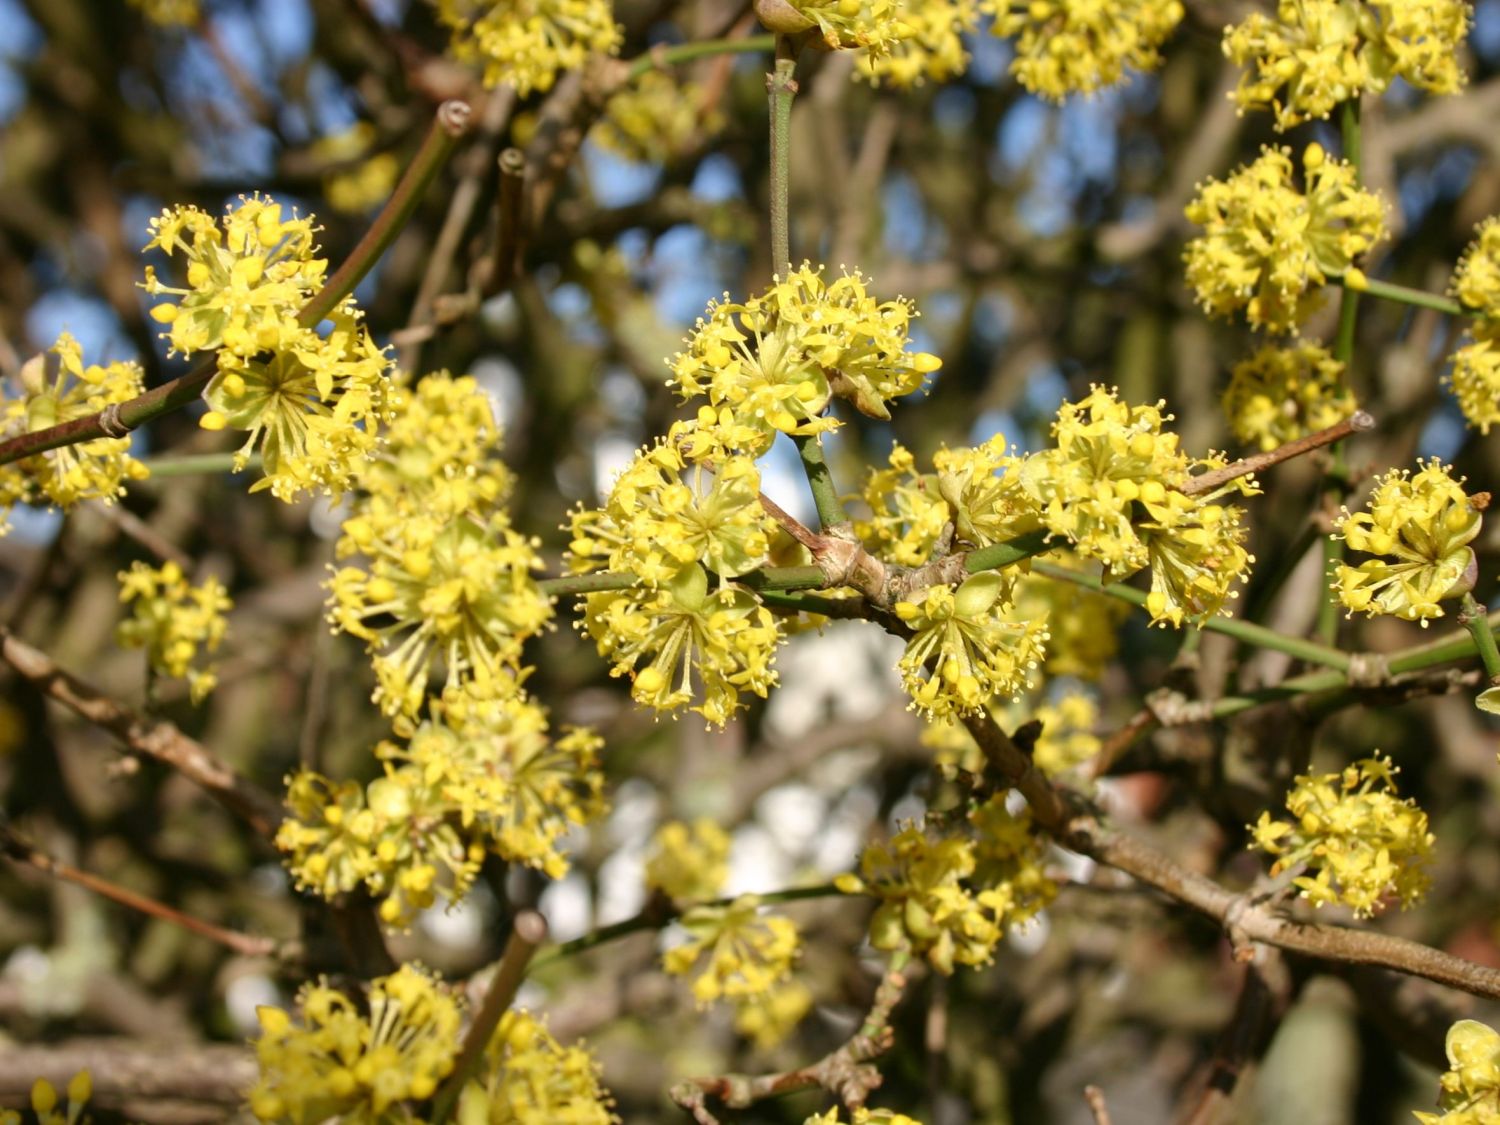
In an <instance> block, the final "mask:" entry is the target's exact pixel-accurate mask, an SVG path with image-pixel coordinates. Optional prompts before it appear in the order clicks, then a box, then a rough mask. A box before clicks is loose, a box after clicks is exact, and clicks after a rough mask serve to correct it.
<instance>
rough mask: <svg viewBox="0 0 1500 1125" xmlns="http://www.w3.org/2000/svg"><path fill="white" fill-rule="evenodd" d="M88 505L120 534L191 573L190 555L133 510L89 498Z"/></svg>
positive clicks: (163, 560)
mask: <svg viewBox="0 0 1500 1125" xmlns="http://www.w3.org/2000/svg"><path fill="white" fill-rule="evenodd" d="M88 507H89V510H90V511H93V512H96V513H98V515H99V516H100V518H102V519H104V520H107V521H108V522H109V523H112V524H114V526H115V527H116V528H118V529H119V531H120V534H122V535H124V536H125V537H126V538H128V539H133V540H134V541H135V542H137V543H139V544H140V545H141V546H142V547H144V548H146V550H148V551H150V552H151V553H152V554H153V555H155V556H156V557H157V558H158V559H160V560H162V562H174V563H176V564H177V565H178V566H180V567H181V568H182V571H183V573H184V574H191V573H192V570H193V559H192V556H191V555H189V554H188V553H187V552H186V551H184V550H183V549H182V548H181V547H179V546H177V545H176V544H175V543H172V542H169V541H168V540H167V539H166V538H165V537H164V536H162V535H161V534H160V533H159V532H158V531H157V530H156V528H154V527H152V526H151V525H150V524H149V523H147V522H146V521H145V520H143V519H141V517H140V516H138V515H136V514H135V513H134V512H132V511H129V510H128V509H126V508H122V507H121V506H120V505H119V504H106V503H104V502H103V501H102V500H90V501H88Z"/></svg>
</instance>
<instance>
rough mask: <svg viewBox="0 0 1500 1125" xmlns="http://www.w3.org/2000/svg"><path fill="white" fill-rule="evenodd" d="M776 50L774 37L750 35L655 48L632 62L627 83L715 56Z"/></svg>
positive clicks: (626, 76)
mask: <svg viewBox="0 0 1500 1125" xmlns="http://www.w3.org/2000/svg"><path fill="white" fill-rule="evenodd" d="M775 49H776V36H774V35H748V36H745V37H744V38H742V39H705V40H703V41H702V42H701V43H679V44H677V45H676V46H673V47H665V46H659V47H653V48H652V49H651V50H649V51H647V52H646V53H645V54H643V55H640V56H639V57H637V58H634V59H632V60H631V61H630V69H629V70H627V71H626V72H625V81H627V82H634V81H635V80H636V79H638V78H640V77H641V76H642V75H643V74H647V73H649V72H650V71H653V70H665V69H666V68H667V67H669V66H676V65H678V64H680V63H686V62H693V61H694V60H695V59H706V58H710V57H712V56H714V55H748V54H758V53H759V52H762V51H774V50H775Z"/></svg>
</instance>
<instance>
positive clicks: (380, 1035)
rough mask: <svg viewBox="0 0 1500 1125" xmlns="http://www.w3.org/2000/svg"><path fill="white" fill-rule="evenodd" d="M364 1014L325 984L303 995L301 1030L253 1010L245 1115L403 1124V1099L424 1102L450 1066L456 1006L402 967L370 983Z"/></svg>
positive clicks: (279, 1014)
mask: <svg viewBox="0 0 1500 1125" xmlns="http://www.w3.org/2000/svg"><path fill="white" fill-rule="evenodd" d="M367 1000H368V1008H367V1010H368V1015H367V1014H365V1010H362V1009H361V1008H360V1007H357V1006H356V1005H355V1003H354V1002H353V1001H352V1000H350V999H349V997H347V996H345V995H344V994H343V993H341V992H337V991H335V990H334V989H332V988H330V987H329V986H328V985H326V984H313V985H309V986H307V987H306V988H304V989H303V990H302V994H301V996H300V997H299V1006H300V1007H301V1009H302V1022H301V1024H300V1025H299V1024H297V1023H294V1022H293V1020H292V1018H291V1017H290V1016H289V1015H288V1014H287V1013H286V1012H285V1011H283V1010H282V1009H280V1008H269V1007H263V1008H260V1009H258V1010H257V1011H258V1014H259V1016H260V1027H261V1034H260V1038H259V1039H257V1040H256V1042H255V1057H256V1061H257V1062H258V1064H259V1066H260V1080H259V1081H258V1082H257V1083H256V1084H255V1086H254V1088H253V1089H252V1090H251V1091H250V1095H249V1105H250V1111H251V1112H252V1113H253V1114H255V1116H256V1117H258V1118H259V1119H260V1120H262V1121H276V1122H289V1123H298V1122H306V1121H326V1120H330V1119H334V1118H337V1119H339V1120H343V1121H367V1122H372V1123H373V1122H377V1121H398V1120H408V1119H409V1117H408V1115H407V1114H406V1113H404V1112H402V1106H401V1103H402V1102H404V1101H406V1100H408V1099H411V1100H414V1101H425V1100H427V1099H428V1098H430V1097H432V1095H433V1094H434V1093H436V1092H437V1088H438V1084H439V1083H440V1082H441V1081H442V1079H443V1078H445V1077H446V1076H447V1075H448V1073H449V1072H450V1071H451V1070H452V1069H453V1062H454V1058H455V1056H456V1055H457V1054H458V1048H459V1039H458V1033H459V1027H460V1022H461V1021H460V1014H459V1005H458V1001H457V1000H455V999H454V998H453V997H452V996H450V995H449V994H448V993H447V992H446V991H445V990H444V989H443V988H442V987H441V986H440V985H439V984H438V982H437V981H436V979H434V978H433V977H431V976H429V975H428V974H427V973H425V972H423V971H422V970H421V969H416V968H413V967H411V966H409V965H403V966H402V967H401V968H400V969H398V970H397V971H396V972H394V973H392V974H391V975H390V976H385V977H380V978H377V979H376V980H374V981H372V982H371V983H370V987H369V994H368V998H367Z"/></svg>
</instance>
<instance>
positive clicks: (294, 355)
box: [143, 195, 390, 500]
mask: <svg viewBox="0 0 1500 1125" xmlns="http://www.w3.org/2000/svg"><path fill="white" fill-rule="evenodd" d="M313 234H314V227H313V225H312V220H311V219H310V218H309V219H304V218H299V217H297V215H296V214H295V212H294V213H293V214H292V216H291V217H290V218H287V217H285V216H284V215H283V213H282V208H281V206H280V205H279V204H277V203H276V202H274V201H273V200H271V199H269V198H267V197H264V196H260V195H255V196H251V197H248V198H246V197H241V199H240V203H239V206H238V207H233V208H231V209H230V210H229V211H228V212H227V213H226V214H225V216H224V220H223V224H222V229H221V227H220V224H218V223H216V222H214V220H213V218H212V217H211V216H209V215H208V214H207V213H205V212H203V211H200V210H198V209H197V208H196V207H173V208H168V209H167V210H165V211H163V212H162V213H161V215H159V216H158V217H157V218H155V219H152V220H151V241H150V242H148V243H147V244H146V249H147V250H151V249H159V250H161V251H162V252H163V253H164V254H166V255H167V257H168V258H175V257H176V256H178V255H181V256H182V258H183V259H185V262H186V266H185V269H184V271H183V272H184V280H185V281H186V285H185V286H180V287H174V286H170V285H167V284H166V283H165V282H163V281H162V280H161V279H160V278H159V277H158V276H157V274H156V271H155V269H154V268H152V267H150V266H148V267H146V280H145V282H144V283H143V288H144V289H145V290H146V291H147V292H148V293H150V294H151V295H152V296H163V295H165V296H167V297H169V298H172V299H171V300H168V301H164V302H162V303H160V304H157V305H155V306H153V307H152V309H151V315H152V317H153V318H155V319H156V320H157V321H158V322H159V323H161V324H164V325H166V326H167V331H166V332H165V333H163V335H164V336H165V337H166V338H167V339H168V340H169V341H170V343H171V347H172V350H173V351H174V352H178V353H182V354H184V355H191V354H193V353H195V352H201V351H217V352H218V360H217V362H218V370H217V372H216V373H215V375H214V377H213V380H212V381H211V382H210V383H209V385H208V388H207V389H206V390H205V392H204V398H205V399H206V401H207V403H208V406H209V411H208V413H206V414H205V415H204V416H203V418H202V421H201V425H202V426H203V427H204V428H205V429H209V430H221V429H224V428H225V427H232V428H234V429H237V430H245V431H248V435H247V437H246V440H245V444H244V445H243V447H242V448H241V449H240V451H239V459H238V464H239V465H240V466H243V465H244V464H245V463H246V462H247V461H248V460H249V457H250V455H251V453H253V452H254V451H255V450H256V449H257V448H258V449H259V450H260V452H261V454H262V457H263V460H264V465H265V473H266V478H265V480H263V481H262V482H260V483H259V484H258V485H257V486H256V487H258V488H269V489H270V490H271V491H272V492H273V493H274V494H275V495H276V496H277V497H278V498H280V499H283V500H290V499H293V498H294V497H296V496H297V495H298V494H300V493H302V492H305V491H309V490H313V489H322V490H325V491H327V492H329V493H330V494H331V495H333V496H334V497H337V496H338V495H339V494H340V493H341V492H342V491H343V490H344V489H345V488H346V487H347V486H348V484H349V481H350V479H351V478H352V477H353V476H354V475H355V474H356V473H358V471H359V470H360V468H361V467H362V466H363V465H364V463H365V462H366V461H367V460H368V458H369V456H370V454H371V453H372V451H373V450H374V448H375V444H376V433H375V430H376V428H377V427H378V425H379V423H380V422H381V421H382V420H383V419H384V418H385V417H386V415H387V413H388V406H387V403H386V373H387V370H388V368H389V366H390V361H389V360H388V359H387V357H386V355H385V352H384V350H383V349H381V348H378V347H376V346H375V343H374V341H373V340H372V339H371V337H370V333H369V330H368V329H367V328H366V327H365V325H364V323H363V322H362V320H361V318H360V314H359V311H358V310H357V309H356V308H355V306H354V303H353V301H352V300H346V301H344V302H343V303H342V304H340V305H339V307H338V308H337V309H335V310H334V311H333V313H332V316H331V321H332V324H331V327H330V328H329V329H328V330H327V331H326V332H319V331H318V330H317V326H316V325H309V324H304V323H303V309H304V308H305V307H306V306H307V304H308V302H309V301H310V300H311V299H312V297H313V296H314V295H315V294H316V293H317V292H318V291H319V290H320V289H321V288H322V286H323V283H324V279H325V275H326V273H327V269H328V263H327V261H326V260H325V259H322V258H315V257H313V254H314V253H315V252H316V248H315V247H314V245H313Z"/></svg>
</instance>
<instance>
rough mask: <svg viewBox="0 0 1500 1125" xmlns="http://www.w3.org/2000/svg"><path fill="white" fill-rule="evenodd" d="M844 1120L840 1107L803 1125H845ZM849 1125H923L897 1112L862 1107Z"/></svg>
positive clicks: (812, 1117)
mask: <svg viewBox="0 0 1500 1125" xmlns="http://www.w3.org/2000/svg"><path fill="white" fill-rule="evenodd" d="M843 1120H844V1119H843V1118H842V1117H840V1116H839V1107H838V1106H834V1107H833V1108H832V1109H830V1110H829V1111H828V1112H827V1113H815V1114H813V1115H812V1116H811V1117H809V1118H808V1119H807V1120H806V1121H804V1122H803V1123H802V1125H843ZM849 1125H922V1123H921V1122H920V1121H918V1120H917V1119H916V1118H915V1117H908V1116H906V1114H904V1113H897V1112H896V1111H895V1110H891V1109H866V1108H865V1107H864V1106H860V1107H859V1108H858V1109H856V1110H854V1112H853V1114H852V1115H851V1116H850V1118H849Z"/></svg>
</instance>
